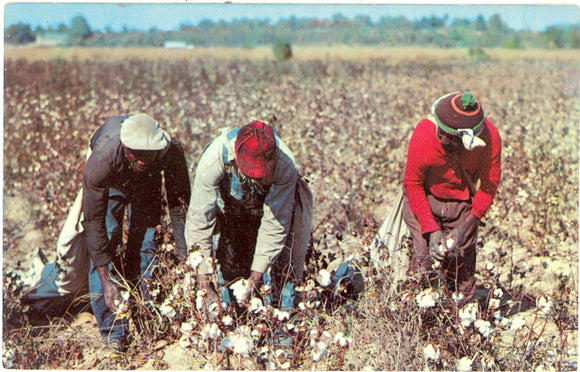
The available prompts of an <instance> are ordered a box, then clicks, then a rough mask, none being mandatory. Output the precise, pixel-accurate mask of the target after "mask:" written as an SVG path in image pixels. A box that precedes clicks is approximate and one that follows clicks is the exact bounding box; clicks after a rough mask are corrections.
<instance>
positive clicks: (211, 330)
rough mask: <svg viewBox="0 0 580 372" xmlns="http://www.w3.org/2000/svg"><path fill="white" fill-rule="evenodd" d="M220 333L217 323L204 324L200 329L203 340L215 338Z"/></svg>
mask: <svg viewBox="0 0 580 372" xmlns="http://www.w3.org/2000/svg"><path fill="white" fill-rule="evenodd" d="M221 334H222V331H221V330H220V329H219V327H218V325H217V324H215V323H210V324H206V325H205V326H204V327H203V330H202V331H201V338H202V339H204V340H215V339H217V338H218V337H220V335H221Z"/></svg>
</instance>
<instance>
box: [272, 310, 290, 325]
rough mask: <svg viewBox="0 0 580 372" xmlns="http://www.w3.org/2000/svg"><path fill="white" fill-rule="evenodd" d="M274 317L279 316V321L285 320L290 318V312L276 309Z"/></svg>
mask: <svg viewBox="0 0 580 372" xmlns="http://www.w3.org/2000/svg"><path fill="white" fill-rule="evenodd" d="M274 317H275V318H277V319H278V320H279V321H281V322H283V321H285V320H288V319H290V313H289V312H287V311H282V310H279V309H274Z"/></svg>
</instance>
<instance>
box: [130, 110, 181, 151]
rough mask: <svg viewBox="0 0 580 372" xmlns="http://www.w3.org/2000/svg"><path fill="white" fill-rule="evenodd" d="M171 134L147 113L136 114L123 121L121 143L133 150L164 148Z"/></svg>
mask: <svg viewBox="0 0 580 372" xmlns="http://www.w3.org/2000/svg"><path fill="white" fill-rule="evenodd" d="M169 138H170V137H169V135H168V134H167V132H165V131H164V130H163V129H161V127H160V126H159V123H157V122H156V121H155V120H154V119H153V118H152V117H151V116H149V115H147V114H142V113H140V114H134V115H131V116H129V117H128V118H127V119H125V120H124V121H123V122H122V123H121V143H122V144H123V145H125V146H126V147H128V148H129V149H131V150H163V149H165V148H166V147H167V145H168V144H169Z"/></svg>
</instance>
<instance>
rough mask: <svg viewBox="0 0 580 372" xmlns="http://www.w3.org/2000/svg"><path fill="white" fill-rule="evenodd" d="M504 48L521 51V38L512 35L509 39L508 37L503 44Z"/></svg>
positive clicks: (517, 35)
mask: <svg viewBox="0 0 580 372" xmlns="http://www.w3.org/2000/svg"><path fill="white" fill-rule="evenodd" d="M504 48H507V49H522V48H523V44H522V38H521V37H520V35H519V34H513V35H512V36H511V37H509V38H508V39H507V40H506V42H505V44H504Z"/></svg>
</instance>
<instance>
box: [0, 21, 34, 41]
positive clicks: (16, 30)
mask: <svg viewBox="0 0 580 372" xmlns="http://www.w3.org/2000/svg"><path fill="white" fill-rule="evenodd" d="M35 40H36V37H35V36H34V34H33V33H32V29H31V28H30V25H28V24H25V23H18V24H15V25H11V26H10V27H8V28H7V29H6V30H5V31H4V41H5V42H7V43H9V44H26V43H31V42H33V41H35Z"/></svg>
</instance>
